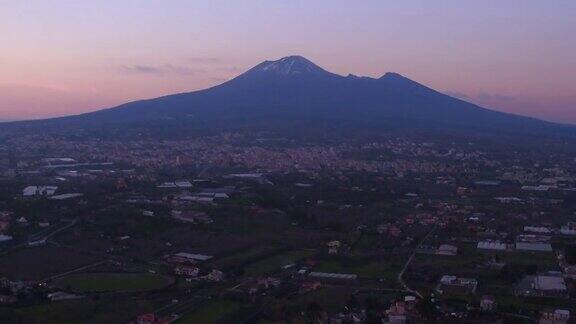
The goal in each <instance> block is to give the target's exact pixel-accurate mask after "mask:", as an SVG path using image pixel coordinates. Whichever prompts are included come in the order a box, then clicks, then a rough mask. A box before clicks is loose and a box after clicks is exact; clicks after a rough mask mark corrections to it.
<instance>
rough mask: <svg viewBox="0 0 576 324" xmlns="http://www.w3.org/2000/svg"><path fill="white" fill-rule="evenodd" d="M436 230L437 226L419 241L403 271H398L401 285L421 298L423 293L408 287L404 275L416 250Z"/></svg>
mask: <svg viewBox="0 0 576 324" xmlns="http://www.w3.org/2000/svg"><path fill="white" fill-rule="evenodd" d="M435 230H436V228H434V229H432V230H431V231H430V232H428V234H426V236H424V238H423V239H422V240H421V241H420V243H418V245H417V246H416V248H415V249H414V251H413V252H412V254H411V255H410V257H409V258H408V260H406V263H405V264H404V267H403V268H402V271H400V272H399V273H398V283H400V286H402V288H404V290H405V291H407V292H409V293H411V294H414V295H416V296H418V297H419V298H420V299H422V298H424V297H423V296H422V294H420V293H419V292H418V291H416V290H414V289H412V288H410V287H408V285H407V284H406V282H404V279H403V278H402V277H403V276H404V272H406V269H408V266H410V263H411V262H412V259H414V256H415V255H416V251H418V249H419V248H420V247H421V246H422V245H423V244H424V242H426V240H427V239H428V237H430V235H432V233H434V231H435Z"/></svg>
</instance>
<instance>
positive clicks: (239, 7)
mask: <svg viewBox="0 0 576 324" xmlns="http://www.w3.org/2000/svg"><path fill="white" fill-rule="evenodd" d="M574 17H576V1H574V0H546V1H543V0H505V1H503V0H483V1H462V0H435V1H430V0H419V1H417V0H389V1H388V0H387V1H383V0H362V1H353V0H314V1H311V0H243V1H239V0H194V1H188V0H186V1H185V0H98V1H77V0H26V1H9V0H0V44H2V47H1V50H0V70H1V71H2V73H1V74H0V119H6V118H7V119H10V118H12V119H16V118H39V117H47V116H58V115H66V114H74V113H79V112H84V111H90V110H96V109H100V108H106V107H110V106H114V105H117V104H120V103H123V102H126V101H130V100H135V99H142V98H150V97H156V96H160V95H164V94H170V93H175V92H183V91H192V90H197V89H202V88H205V87H208V86H212V85H215V84H218V83H221V82H223V81H224V80H227V79H230V78H231V77H234V76H235V75H237V74H239V73H241V72H242V71H243V70H246V69H248V68H250V67H252V66H254V65H256V64H257V63H259V62H261V61H263V60H266V59H277V58H280V57H283V56H287V55H292V54H298V55H303V56H305V57H307V58H308V59H310V60H312V61H314V62H315V63H317V64H319V65H321V66H322V67H324V68H326V69H328V70H330V71H333V72H336V73H340V74H348V73H353V74H357V75H368V76H380V75H382V74H384V73H385V72H387V71H395V72H399V73H401V74H404V75H406V76H407V77H410V78H412V79H414V80H416V81H419V82H421V83H424V84H426V85H429V86H431V87H433V88H435V89H437V90H439V91H443V92H446V93H449V94H452V95H456V96H458V97H460V98H463V99H466V100H469V101H472V102H475V103H478V104H481V105H484V106H486V107H488V108H493V109H497V110H502V111H507V112H514V113H518V114H524V115H530V116H536V117H540V118H544V119H548V120H554V121H561V122H571V123H576V54H575V53H576V41H574V40H573V39H574V37H575V36H574V35H576V23H575V20H574V19H575V18H574Z"/></svg>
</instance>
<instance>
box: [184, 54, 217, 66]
mask: <svg viewBox="0 0 576 324" xmlns="http://www.w3.org/2000/svg"><path fill="white" fill-rule="evenodd" d="M186 60H187V61H188V62H193V63H206V64H216V63H221V62H222V59H220V58H218V57H210V56H207V57H202V56H198V57H189V58H187V59H186Z"/></svg>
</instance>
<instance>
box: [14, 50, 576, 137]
mask: <svg viewBox="0 0 576 324" xmlns="http://www.w3.org/2000/svg"><path fill="white" fill-rule="evenodd" d="M16 124H18V123H16ZM18 125H20V126H18V127H24V128H29V127H32V128H34V127H52V128H53V129H58V130H60V129H66V128H68V127H80V128H82V129H90V128H99V129H111V128H115V129H117V130H118V129H120V130H128V129H130V128H138V129H140V130H141V129H143V128H154V127H160V128H162V127H164V128H167V127H168V126H169V127H177V128H179V129H186V130H194V131H200V130H233V129H257V130H258V129H268V130H282V129H285V130H292V131H301V130H309V129H319V128H325V129H328V128H329V129H332V130H337V129H339V128H342V129H348V130H367V129H372V130H379V129H390V128H401V129H404V130H410V129H423V128H424V129H442V130H444V131H446V130H466V131H472V130H473V131H477V132H484V131H497V132H508V133H510V132H512V133H519V134H522V133H524V134H539V133H555V132H558V131H562V132H564V131H565V130H566V129H571V128H570V127H565V126H561V125H557V124H552V123H548V122H544V121H540V120H536V119H533V118H528V117H522V116H517V115H511V114H506V113H501V112H496V111H492V110H488V109H485V108H482V107H479V106H477V105H474V104H471V103H468V102H465V101H463V100H459V99H456V98H453V97H450V96H448V95H445V94H442V93H440V92H437V91H435V90H433V89H430V88H428V87H426V86H424V85H422V84H419V83H417V82H415V81H412V80H410V79H408V78H406V77H404V76H402V75H400V74H397V73H386V74H384V75H383V76H382V77H380V78H377V79H376V78H370V77H358V76H354V75H348V76H341V75H337V74H334V73H331V72H328V71H326V70H324V69H323V68H321V67H319V66H317V65H316V64H314V63H312V62H311V61H309V60H307V59H306V58H304V57H301V56H289V57H285V58H282V59H279V60H277V61H265V62H262V63H260V64H258V65H257V66H255V67H253V68H252V69H250V70H248V71H247V72H245V73H243V74H241V75H239V76H238V77H236V78H234V79H232V80H230V81H228V82H225V83H223V84H220V85H218V86H215V87H212V88H209V89H205V90H200V91H194V92H189V93H181V94H175V95H169V96H165V97H160V98H155V99H149V100H140V101H134V102H130V103H126V104H123V105H120V106H117V107H114V108H110V109H105V110H100V111H96V112H92V113H87V114H82V115H76V116H69V117H63V118H54V119H49V120H43V121H34V122H27V123H19V124H18ZM33 125H34V126H33Z"/></svg>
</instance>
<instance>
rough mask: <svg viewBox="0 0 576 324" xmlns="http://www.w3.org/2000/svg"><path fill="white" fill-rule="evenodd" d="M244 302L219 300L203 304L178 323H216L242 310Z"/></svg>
mask: <svg viewBox="0 0 576 324" xmlns="http://www.w3.org/2000/svg"><path fill="white" fill-rule="evenodd" d="M241 307H242V304H240V303H238V302H234V301H230V300H219V301H215V302H211V303H210V304H207V305H203V306H201V307H199V309H198V310H197V311H195V312H193V313H190V314H188V315H185V316H184V317H182V318H181V319H180V320H179V321H178V322H177V323H178V324H186V323H190V324H196V323H206V324H209V323H215V322H217V321H219V320H222V319H224V318H225V317H228V316H230V315H232V314H233V313H235V312H237V311H238V310H240V308H241Z"/></svg>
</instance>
